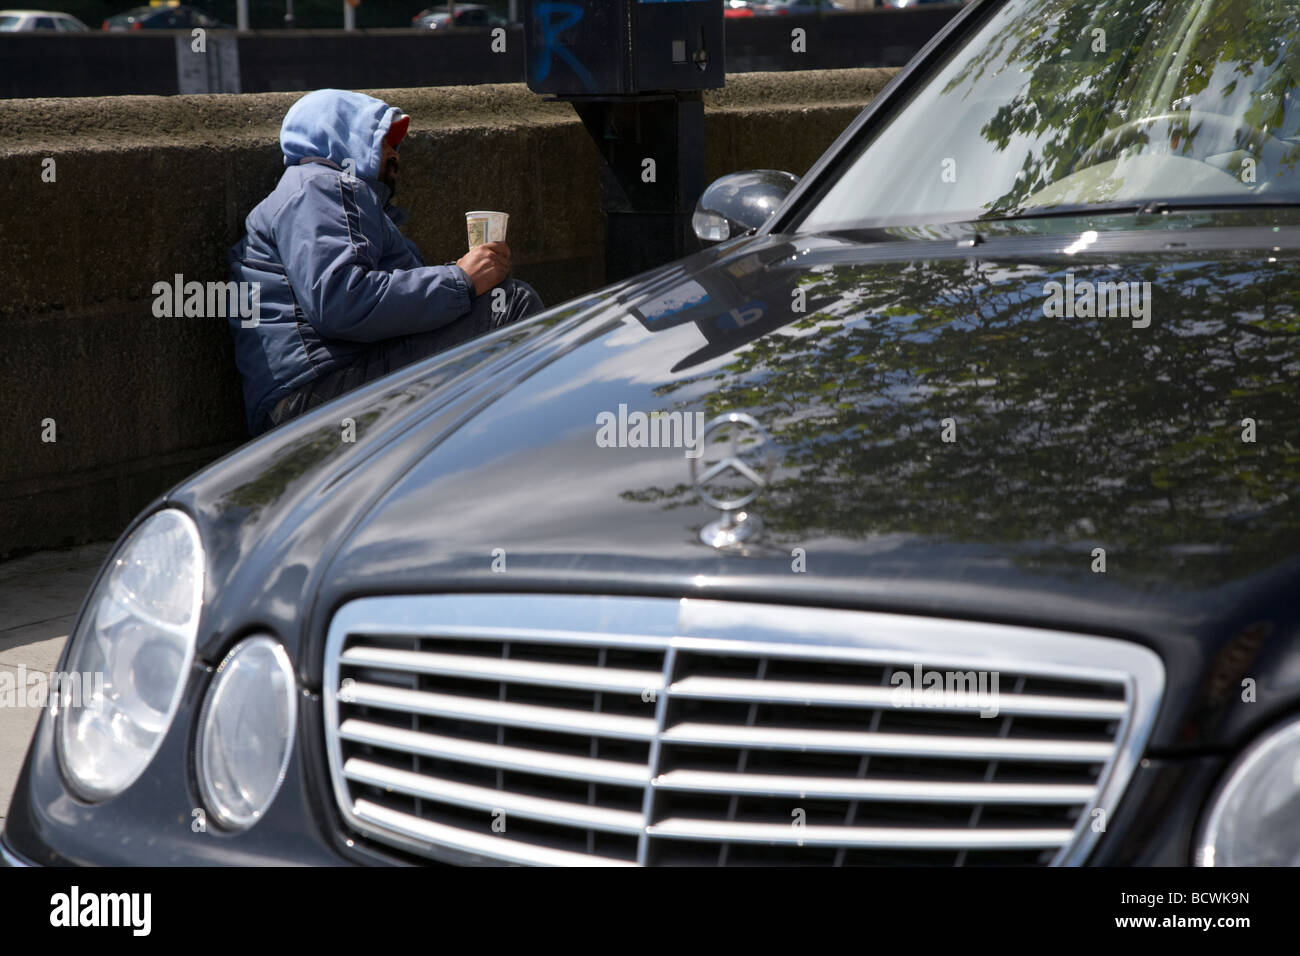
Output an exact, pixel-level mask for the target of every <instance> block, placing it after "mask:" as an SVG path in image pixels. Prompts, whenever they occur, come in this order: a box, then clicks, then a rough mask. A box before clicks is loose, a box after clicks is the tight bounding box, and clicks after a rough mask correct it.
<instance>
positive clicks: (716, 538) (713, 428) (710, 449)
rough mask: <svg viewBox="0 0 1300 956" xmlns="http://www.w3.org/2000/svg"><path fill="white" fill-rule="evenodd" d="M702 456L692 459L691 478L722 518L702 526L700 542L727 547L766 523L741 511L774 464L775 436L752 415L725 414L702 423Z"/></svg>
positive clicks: (744, 538) (752, 534)
mask: <svg viewBox="0 0 1300 956" xmlns="http://www.w3.org/2000/svg"><path fill="white" fill-rule="evenodd" d="M700 447H701V454H700V455H699V457H697V458H692V459H691V460H690V462H691V481H692V482H693V483H694V484H695V490H696V491H697V492H699V495H700V498H701V500H703V501H704V503H705V504H707V505H710V506H712V507H714V508H717V509H718V510H719V511H721V512H722V517H721V518H719V519H718V520H717V521H713V522H710V523H709V524H707V525H705V526H704V527H703V528H702V529H700V540H701V541H703V542H704V543H705V544H708V545H712V546H713V547H715V548H726V547H730V546H732V545H736V544H739V543H741V542H742V541H746V540H748V539H749V538H752V537H753V536H754V535H755V534H756V533H757V532H758V530H759V529H760V528H761V527H762V522H761V521H760V520H759V519H758V516H757V515H754V514H750V513H749V512H747V511H745V510H743V509H744V508H745V506H746V505H748V504H749V503H750V502H752V501H753V500H754V499H755V498H757V497H758V496H759V494H760V493H761V492H762V490H763V489H764V488H766V487H767V484H768V482H769V481H770V480H771V476H772V472H773V471H774V470H775V468H776V451H775V446H774V444H773V442H772V439H771V437H770V436H769V435H768V434H767V431H766V430H765V429H764V428H763V426H762V425H760V424H759V422H758V420H757V419H756V418H754V416H752V415H746V414H744V413H743V412H727V413H725V414H723V415H719V416H718V417H717V418H715V419H713V420H712V421H711V422H709V423H708V424H707V425H705V426H704V434H703V435H701V436H700Z"/></svg>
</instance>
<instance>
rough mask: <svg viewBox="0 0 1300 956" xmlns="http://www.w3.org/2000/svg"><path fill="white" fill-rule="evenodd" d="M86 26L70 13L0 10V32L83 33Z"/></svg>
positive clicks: (87, 28) (86, 28)
mask: <svg viewBox="0 0 1300 956" xmlns="http://www.w3.org/2000/svg"><path fill="white" fill-rule="evenodd" d="M89 29H90V27H88V26H86V25H85V24H84V23H82V22H81V21H80V20H78V19H77V18H76V17H74V16H73V15H72V14H70V13H54V12H52V11H50V10H0V33H27V32H29V31H31V30H58V31H59V32H60V33H84V32H86V31H87V30H89Z"/></svg>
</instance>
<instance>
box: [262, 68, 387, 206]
mask: <svg viewBox="0 0 1300 956" xmlns="http://www.w3.org/2000/svg"><path fill="white" fill-rule="evenodd" d="M401 115H402V111H401V110H399V109H398V108H397V107H395V106H389V105H388V104H387V103H385V102H384V101H383V100H378V99H375V98H374V97H373V96H366V95H365V94H364V93H354V92H351V91H349V90H316V91H315V92H312V93H308V94H307V95H306V96H304V97H303V98H302V99H300V100H298V102H296V103H294V104H293V106H291V107H289V112H288V113H286V114H285V117H284V123H283V124H282V125H281V126H280V149H281V151H282V152H283V153H284V164H285V165H286V166H296V165H298V164H299V163H301V162H303V161H304V160H310V159H326V160H329V161H330V162H331V163H333V164H335V165H336V166H338V167H339V168H340V169H347V168H348V161H349V160H350V161H351V163H352V169H353V171H354V172H355V174H356V176H357V177H358V178H360V179H364V180H366V181H367V182H370V183H377V182H378V180H379V171H380V170H379V163H380V157H381V155H382V152H383V142H384V137H385V136H387V135H388V128H389V126H390V125H392V123H393V121H394V120H395V119H397V118H398V117H399V116H401Z"/></svg>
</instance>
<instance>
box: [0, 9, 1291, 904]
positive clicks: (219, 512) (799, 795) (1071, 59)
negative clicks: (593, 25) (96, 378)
mask: <svg viewBox="0 0 1300 956" xmlns="http://www.w3.org/2000/svg"><path fill="white" fill-rule="evenodd" d="M1100 30H1104V31H1105V36H1106V38H1107V43H1106V44H1104V45H1102V44H1098V43H1095V42H1094V38H1095V36H1096V33H1095V31H1100ZM1297 45H1300V6H1298V5H1296V4H1294V3H1291V2H1283V0H1170V2H1164V3H1160V2H1150V3H1147V2H1141V3H1130V4H1120V5H1118V6H1117V5H1116V4H1115V3H1114V2H1113V0H977V2H976V3H974V4H971V5H970V6H968V7H966V8H965V9H964V10H962V11H961V12H959V13H958V14H957V15H956V17H954V18H953V20H952V21H951V22H950V23H949V24H948V25H947V26H946V27H945V28H944V29H943V30H942V31H941V32H940V33H939V34H938V35H937V36H936V38H935V40H934V42H933V43H932V44H930V45H929V46H927V47H926V49H925V51H924V53H923V54H921V55H920V56H919V57H917V58H916V59H914V60H913V61H912V62H911V63H910V64H909V65H908V66H907V67H905V68H904V69H903V70H902V71H901V72H900V73H899V74H898V75H897V76H896V77H895V78H894V80H893V81H892V82H891V83H890V85H889V86H888V87H887V88H886V89H885V90H884V91H882V92H881V93H880V94H879V95H878V96H877V97H876V99H875V100H873V101H872V103H871V104H870V105H869V106H868V107H867V109H866V110H864V111H863V112H862V113H861V114H860V115H859V116H858V117H857V118H856V119H855V120H854V121H853V122H852V123H851V124H850V126H849V127H848V129H847V130H845V132H844V133H843V134H842V135H841V136H840V137H839V138H838V139H837V140H836V141H835V143H834V144H833V145H832V146H831V147H830V149H829V150H828V151H827V152H826V154H825V155H823V156H822V157H821V159H819V160H818V161H817V162H816V163H815V164H814V165H813V167H812V168H811V169H810V170H809V171H808V172H807V173H806V175H805V176H804V177H803V179H802V180H801V181H799V180H796V178H795V177H794V176H793V175H790V174H789V173H781V172H779V171H771V170H753V171H749V172H741V173H733V174H731V175H728V176H724V177H722V178H721V179H720V180H718V181H716V182H715V183H714V184H713V185H712V186H710V187H709V188H708V189H707V190H706V191H705V192H704V194H703V195H702V197H701V198H700V200H699V203H698V206H697V209H696V215H695V217H694V229H695V233H696V236H697V237H698V238H699V239H700V240H701V241H702V242H704V243H706V244H707V247H706V248H704V249H703V250H702V251H700V252H698V253H696V254H694V255H692V256H689V257H687V258H684V259H682V260H679V261H677V262H673V263H669V264H667V265H664V266H662V267H659V268H657V269H654V270H651V271H648V272H646V273H644V274H642V275H639V276H634V277H631V278H628V279H626V280H623V281H621V282H618V283H616V284H614V285H610V286H607V287H606V288H604V289H600V290H598V291H595V292H592V293H590V294H588V295H586V296H583V297H581V298H579V299H576V300H573V301H570V302H567V303H563V304H560V305H557V306H556V307H554V308H552V309H550V310H548V311H546V312H543V313H540V314H538V315H536V316H533V317H530V318H529V319H527V320H525V321H523V322H520V323H519V324H517V325H513V326H509V327H507V328H505V329H503V330H500V331H499V332H497V333H494V334H491V335H488V336H484V337H483V338H480V339H475V340H473V341H471V342H469V343H467V344H465V345H463V346H461V347H460V348H457V349H454V350H452V351H450V352H446V353H443V354H441V355H438V356H435V357H432V358H430V359H427V360H425V361H423V362H419V363H417V364H415V365H412V366H409V367H407V368H404V369H401V370H400V371H398V372H395V373H393V374H392V375H389V376H387V377H385V378H383V379H381V380H379V381H375V382H373V383H372V384H369V385H366V386H364V387H362V388H360V389H358V390H356V391H353V392H348V393H346V394H344V395H343V396H341V397H340V398H338V399H335V400H334V401H332V402H328V403H326V404H325V405H322V406H320V407H319V408H317V409H314V410H312V411H310V412H308V413H307V414H305V415H303V416H302V417H301V418H297V419H294V420H292V421H291V422H289V423H287V424H285V425H283V426H281V427H279V428H276V429H274V430H272V431H270V432H268V433H267V434H265V435H263V436H262V437H261V438H259V439H257V440H255V441H252V442H250V443H249V444H247V445H245V446H243V447H242V448H239V449H237V450H235V451H233V452H232V453H231V454H229V455H227V456H226V457H225V458H223V459H221V460H220V461H218V462H216V463H214V464H212V465H211V466H209V467H207V468H205V469H204V470H203V471H201V472H199V473H198V474H196V475H194V476H192V477H191V478H189V479H187V480H186V481H184V482H182V483H181V484H179V485H178V486H176V487H175V488H173V489H172V490H171V491H169V492H168V493H167V494H166V495H164V496H162V497H160V498H159V499H158V500H157V501H155V502H154V503H153V504H152V505H151V506H150V507H149V508H147V509H145V510H144V511H143V512H142V513H141V514H140V515H139V516H138V518H137V519H136V520H135V521H134V522H132V524H131V526H130V527H129V528H128V529H127V530H126V531H125V532H124V534H123V535H122V537H121V539H120V540H119V542H118V543H117V545H116V547H115V549H114V552H113V554H112V555H111V556H110V557H109V559H108V560H107V561H106V562H105V564H104V566H103V567H102V569H101V570H100V572H99V575H98V576H97V578H96V580H95V581H94V583H93V584H92V585H91V588H90V591H89V594H88V596H87V599H86V602H85V604H84V605H83V607H82V610H81V612H80V614H79V616H78V620H77V623H76V624H75V626H74V628H73V631H72V634H71V636H70V637H69V639H68V641H67V643H66V646H65V648H64V650H63V653H62V658H61V660H60V663H59V665H58V671H59V673H61V674H67V675H72V676H73V677H75V676H77V675H86V676H85V678H83V679H82V680H81V682H80V684H76V683H71V682H70V683H69V684H67V685H66V687H65V689H64V690H62V691H61V693H60V695H59V696H58V697H57V699H56V701H55V706H52V707H49V708H46V709H45V710H44V711H43V712H42V713H41V716H40V719H39V723H38V725H37V729H36V733H35V736H34V738H33V740H32V743H31V745H30V748H29V750H28V754H27V758H26V763H25V766H24V769H23V771H22V774H21V776H20V777H19V780H18V783H17V785H16V788H15V791H14V796H13V801H12V803H11V804H10V807H9V813H8V816H7V817H6V818H5V822H4V832H3V834H2V835H0V860H4V861H7V862H9V863H11V864H14V865H24V864H27V865H32V864H41V865H56V866H57V865H68V864H82V865H119V866H120V865H130V864H149V865H162V864H165V865H168V866H177V865H196V864H197V865H202V864H219V863H236V864H242V865H253V864H267V865H288V864H301V863H311V864H324V865H338V864H355V865H385V864H396V865H401V864H410V863H420V862H425V863H427V862H429V861H431V860H432V861H439V862H452V863H471V864H478V863H496V864H502V863H508V864H580V865H605V864H609V865H685V864H696V865H707V866H712V865H718V866H723V865H730V866H736V865H747V864H749V865H757V864H783V865H814V864H815V865H826V866H841V865H874V866H883V865H935V866H971V865H1011V864H1019V865H1027V866H1059V865H1077V864H1084V863H1088V864H1093V865H1101V866H1116V865H1183V866H1185V865H1191V864H1193V863H1197V864H1203V865H1215V866H1232V865H1246V866H1262V865H1290V866H1296V865H1300V773H1297V768H1300V602H1297V600H1296V595H1297V593H1298V592H1300V415H1297V414H1296V381H1297V376H1300V282H1298V281H1297V276H1298V275H1300V168H1297V162H1296V157H1297V153H1298V152H1300V100H1298V99H1297V97H1296V96H1295V93H1296V77H1295V74H1294V72H1293V69H1294V61H1293V59H1292V58H1291V57H1290V56H1289V51H1290V50H1292V49H1294V48H1296V47H1297ZM93 675H101V676H102V678H103V681H102V683H103V687H102V689H101V691H99V692H95V691H93V690H86V687H87V686H88V684H89V682H90V678H91V677H92V676H93ZM74 691H75V696H74ZM196 817H202V819H203V820H204V821H206V823H205V827H204V828H202V829H201V830H200V828H197V827H194V826H192V824H191V821H192V819H194V818H196ZM507 824H508V825H507ZM1144 879H1145V878H1144ZM629 885H630V884H629Z"/></svg>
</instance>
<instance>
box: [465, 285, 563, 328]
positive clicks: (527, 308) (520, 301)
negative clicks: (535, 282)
mask: <svg viewBox="0 0 1300 956" xmlns="http://www.w3.org/2000/svg"><path fill="white" fill-rule="evenodd" d="M545 308H546V306H545V305H544V304H543V302H542V297H541V296H539V295H538V294H537V290H536V289H534V288H533V287H532V286H530V285H529V284H528V283H527V282H524V281H523V280H521V279H506V280H504V281H503V282H501V283H500V284H499V285H497V286H495V287H494V288H492V289H489V290H488V291H487V292H484V293H483V294H482V295H481V296H479V297H478V299H477V300H476V301H475V302H474V308H473V309H472V312H476V313H480V314H482V313H487V314H488V316H489V319H488V326H489V328H493V329H499V328H501V327H502V326H505V325H511V324H512V323H514V322H518V321H519V320H520V319H522V318H524V317H525V316H528V315H532V314H533V313H535V312H541V311H542V310H543V309H545Z"/></svg>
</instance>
